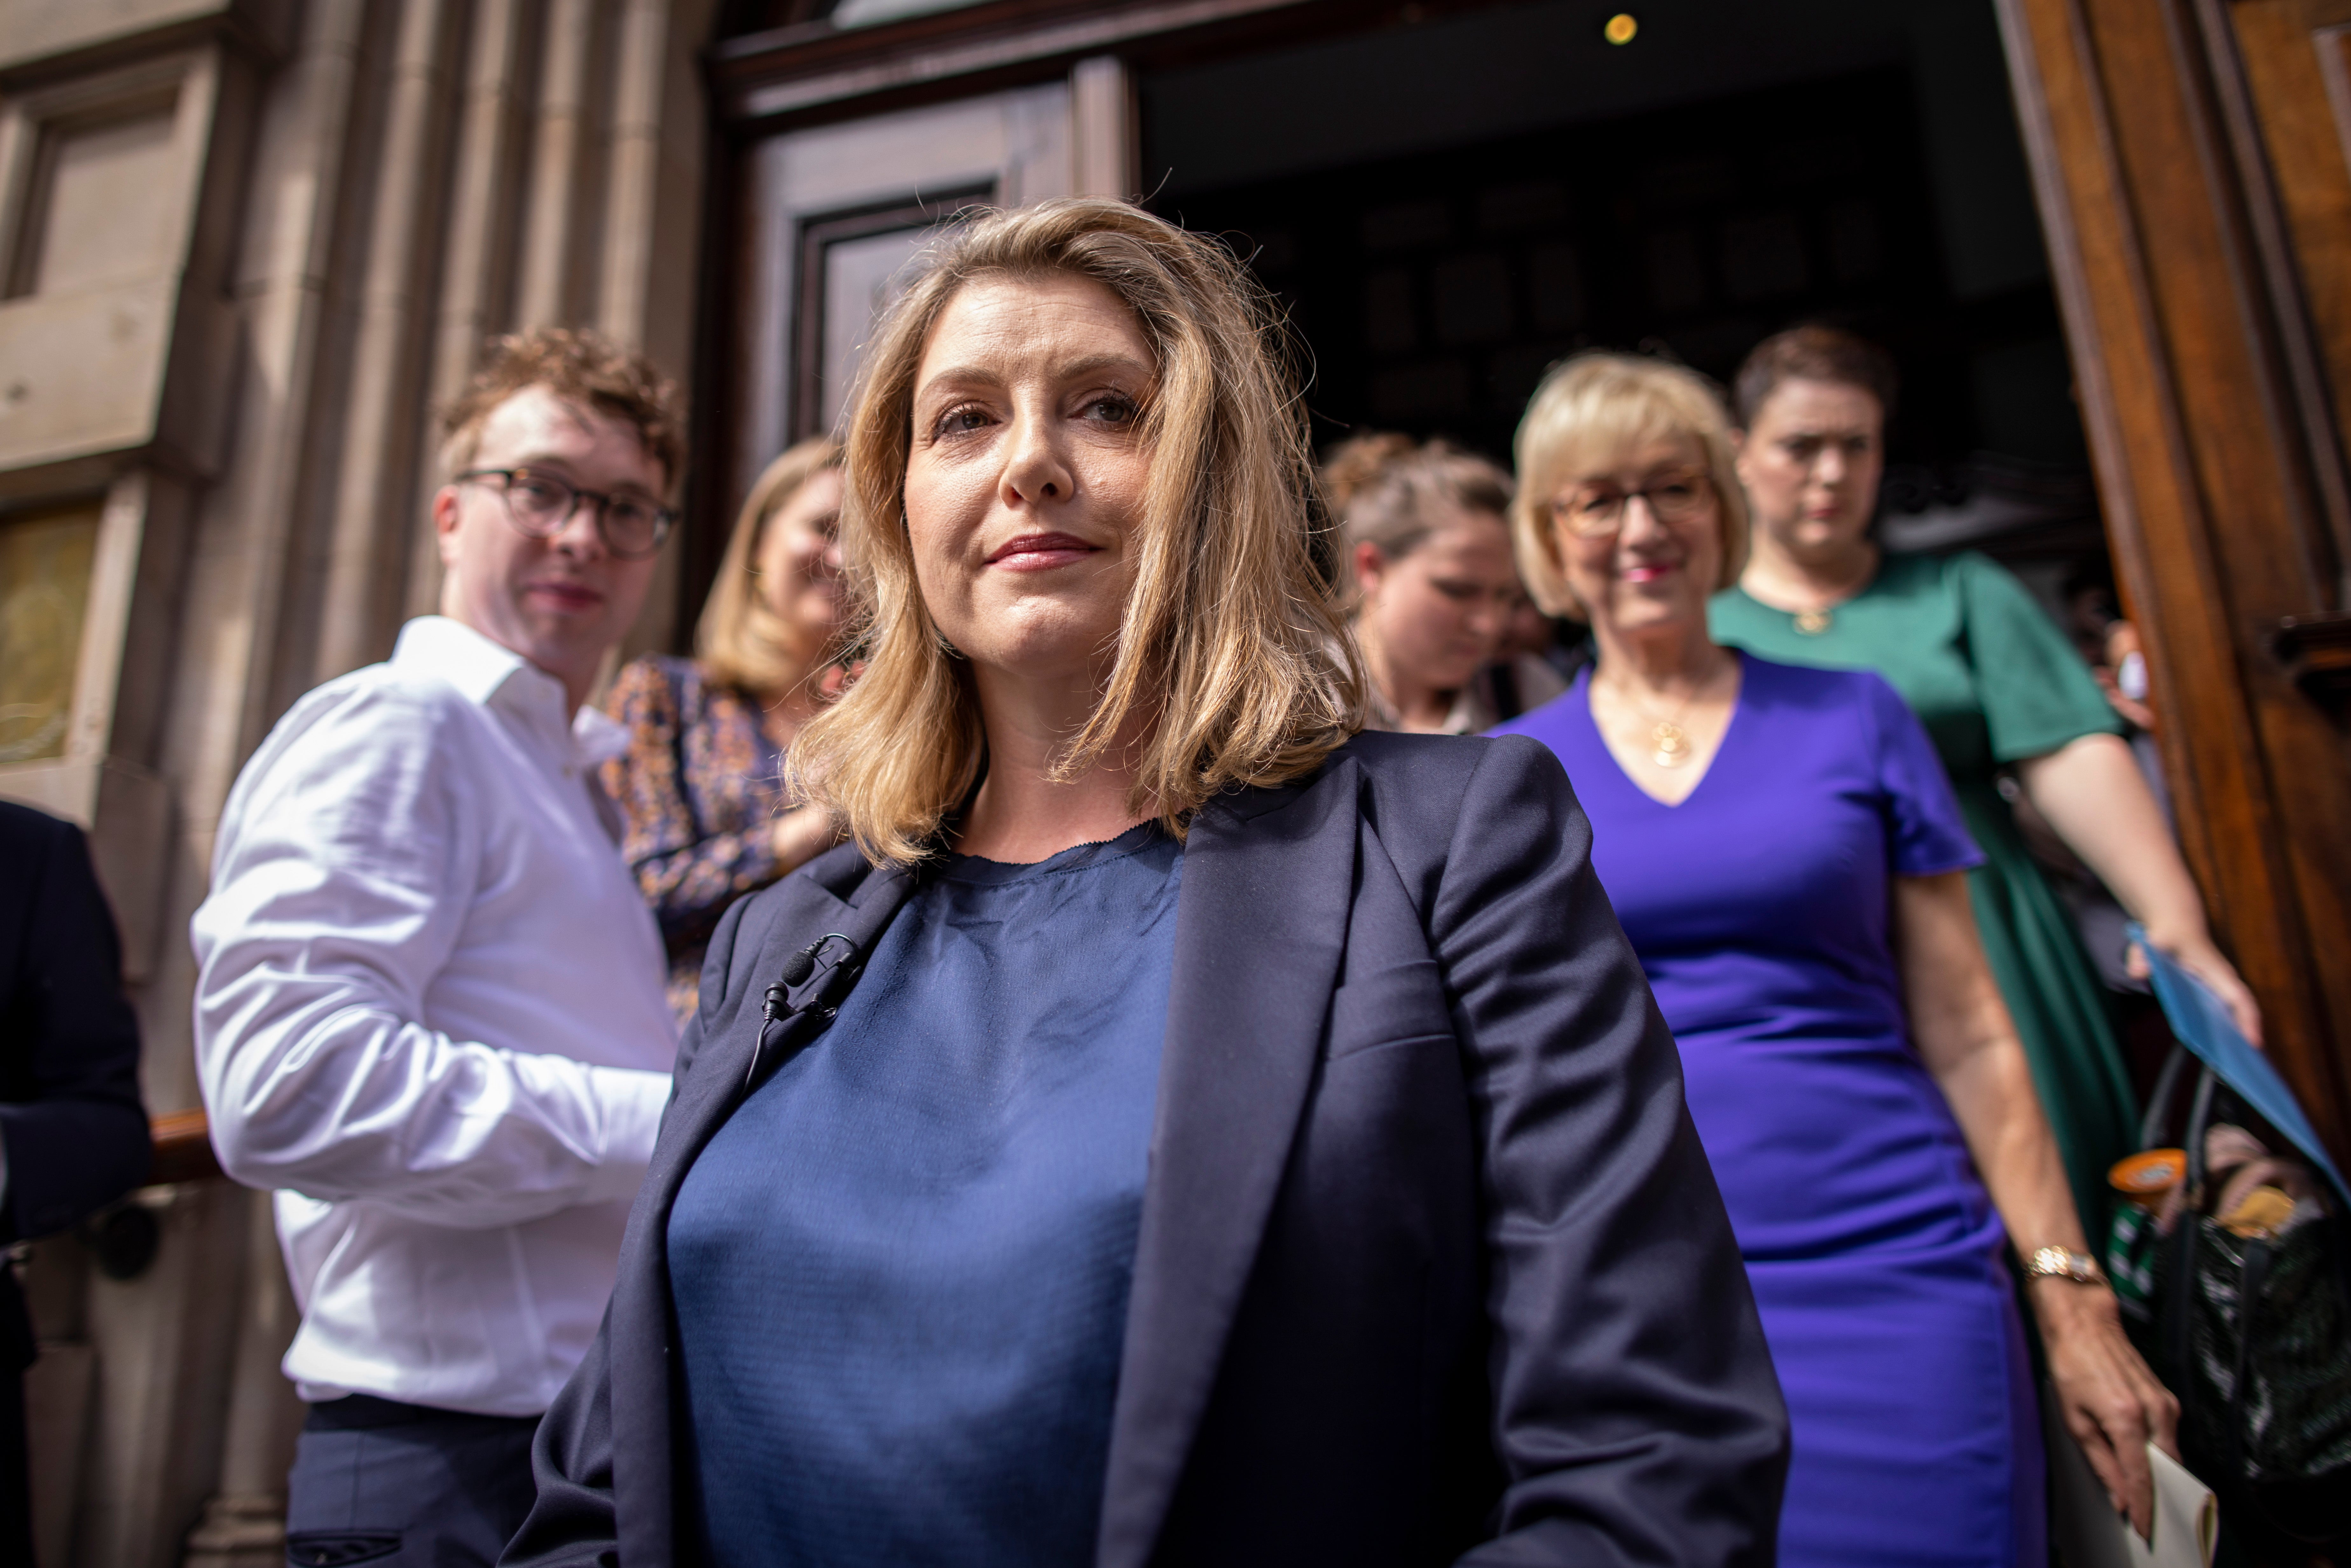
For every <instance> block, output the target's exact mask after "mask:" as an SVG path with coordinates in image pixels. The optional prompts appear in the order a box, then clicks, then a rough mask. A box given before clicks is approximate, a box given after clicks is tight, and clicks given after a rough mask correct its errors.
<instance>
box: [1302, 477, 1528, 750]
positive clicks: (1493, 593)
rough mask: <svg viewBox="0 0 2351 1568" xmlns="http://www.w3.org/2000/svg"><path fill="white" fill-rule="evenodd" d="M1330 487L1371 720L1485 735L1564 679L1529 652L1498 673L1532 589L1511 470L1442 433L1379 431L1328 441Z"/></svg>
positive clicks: (1379, 725)
mask: <svg viewBox="0 0 2351 1568" xmlns="http://www.w3.org/2000/svg"><path fill="white" fill-rule="evenodd" d="M1322 486H1323V491H1324V494H1325V495H1326V496H1327V497H1329V499H1330V504H1331V508H1332V512H1333V513H1335V514H1336V516H1337V517H1338V519H1339V522H1340V531H1341V538H1342V540H1343V549H1344V552H1345V557H1346V565H1347V569H1348V570H1349V571H1350V572H1351V573H1352V574H1353V579H1354V583H1355V592H1356V599H1355V613H1354V627H1355V642H1356V645H1357V646H1358V647H1360V648H1361V649H1362V650H1363V654H1364V668H1365V671H1366V673H1368V674H1370V676H1371V689H1370V691H1369V693H1368V694H1367V695H1369V697H1370V702H1371V707H1370V725H1371V727H1372V728H1374V729H1392V730H1407V731H1414V732H1417V733H1420V734H1426V735H1477V734H1479V733H1480V732H1482V731H1484V730H1488V729H1490V728H1492V727H1494V726H1495V725H1497V724H1499V723H1500V722H1501V721H1502V720H1503V719H1505V718H1510V717H1513V716H1516V715H1517V714H1518V713H1519V712H1520V711H1523V710H1524V709H1526V708H1529V707H1532V706H1536V705H1538V704H1540V703H1544V702H1548V701H1550V700H1551V699H1552V697H1554V696H1557V695H1559V694H1560V693H1561V692H1562V691H1564V690H1566V688H1567V683H1566V682H1564V681H1563V680H1562V679H1560V678H1559V677H1558V675H1557V674H1553V673H1552V671H1551V670H1550V668H1549V666H1548V665H1546V664H1544V663H1543V662H1542V661H1541V659H1539V658H1534V657H1526V656H1521V657H1517V658H1510V659H1508V671H1509V674H1508V676H1507V677H1506V678H1505V679H1504V680H1503V681H1501V682H1499V683H1498V682H1497V681H1496V679H1495V678H1494V677H1495V674H1496V665H1497V661H1498V660H1501V659H1504V658H1506V657H1507V652H1508V651H1507V649H1506V642H1507V640H1509V639H1510V636H1511V634H1512V632H1513V631H1514V629H1515V628H1514V621H1515V620H1516V618H1517V617H1518V616H1519V615H1520V613H1521V612H1522V611H1523V610H1524V609H1525V606H1526V602H1527V596H1526V591H1525V590H1524V589H1523V588H1521V587H1520V585H1519V571H1518V567H1517V566H1516V565H1515V564H1514V563H1513V562H1512V560H1511V559H1510V524H1509V522H1508V521H1507V520H1506V518H1505V514H1506V513H1508V511H1509V510H1510V476H1509V475H1508V474H1505V473H1504V472H1502V470H1501V469H1500V468H1499V467H1497V466H1496V465H1493V464H1491V463H1489V462H1488V461H1486V459H1484V458H1482V457H1479V456H1478V455H1475V454H1472V453H1468V452H1465V451H1463V450H1462V449H1461V448H1459V447H1458V446H1456V445H1454V444H1452V443H1451V442H1449V441H1446V440H1443V439H1441V438H1440V439H1438V440H1435V441H1428V442H1416V441H1415V440H1413V438H1412V437H1410V436H1408V435H1398V434H1364V435H1358V436H1356V437H1354V438H1353V439H1352V440H1350V441H1347V442H1344V443H1343V444H1340V446H1339V447H1338V448H1337V449H1336V450H1334V451H1333V452H1332V454H1331V455H1330V457H1329V458H1328V459H1327V460H1326V461H1325V462H1324V464H1323V466H1322ZM1505 691H1507V692H1508V694H1509V696H1508V698H1507V699H1506V698H1504V697H1503V695H1502V694H1503V692H1505Z"/></svg>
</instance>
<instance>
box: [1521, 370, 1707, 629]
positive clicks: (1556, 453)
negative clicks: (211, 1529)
mask: <svg viewBox="0 0 2351 1568" xmlns="http://www.w3.org/2000/svg"><path fill="white" fill-rule="evenodd" d="M1656 441H1680V442H1687V444H1689V445H1691V446H1693V447H1695V448H1696V449H1697V451H1698V455H1699V457H1700V459H1701V460H1702V461H1703V462H1704V464H1705V465H1706V471H1707V477H1708V479H1709V480H1710V481H1712V483H1713V486H1714V494H1715V521H1716V527H1717V528H1719V529H1720V532H1721V539H1722V563H1721V567H1720V569H1719V570H1718V572H1717V573H1716V578H1715V583H1714V586H1715V588H1716V590H1717V591H1719V590H1722V589H1725V588H1729V586H1730V585H1731V584H1732V583H1734V582H1737V581H1738V580H1739V574H1740V572H1741V571H1743V570H1746V567H1747V527H1748V522H1747V492H1746V491H1745V490H1744V489H1742V488H1741V487H1740V483H1739V466H1738V448H1737V446H1736V445H1735V444H1733V443H1732V441H1731V436H1730V419H1729V415H1728V414H1726V413H1724V412H1723V407H1722V399H1721V397H1720V396H1719V395H1718V394H1717V392H1715V390H1714V386H1713V383H1711V382H1708V381H1707V379H1706V378H1705V377H1703V376H1701V375H1699V374H1698V372H1697V371H1693V370H1688V369H1686V368H1685V367H1683V366H1681V365H1677V364H1672V363H1669V362H1667V361H1664V360H1656V359H1649V358H1646V357H1645V356H1642V355H1637V354H1617V353H1607V352H1594V353H1588V354H1578V355H1576V356H1575V357H1574V358H1573V359H1572V360H1568V361H1565V362H1564V363H1562V364H1559V365H1555V366H1553V367H1552V370H1551V371H1550V373H1549V374H1547V375H1545V376H1544V377H1543V379H1542V384H1541V386H1539V387H1537V388H1535V395H1534V398H1533V400H1532V401H1531V402H1529V403H1528V404H1527V413H1526V417H1525V418H1523V419H1521V420H1520V422H1519V436H1518V444H1517V448H1516V455H1517V457H1518V468H1519V494H1518V498H1517V500H1516V501H1515V502H1514V503H1513V504H1512V505H1511V507H1510V539H1511V542H1512V544H1513V545H1514V546H1515V547H1516V548H1517V550H1518V557H1519V575H1520V577H1523V578H1525V579H1526V582H1527V591H1528V592H1529V593H1531V594H1532V595H1533V596H1534V601H1535V602H1536V603H1537V604H1540V605H1541V606H1542V608H1543V609H1544V610H1545V611H1546V612H1549V613H1551V614H1553V615H1573V616H1576V617H1578V618H1579V619H1580V618H1582V617H1583V616H1584V615H1585V614H1587V613H1588V612H1587V611H1586V610H1585V609H1584V607H1583V604H1582V603H1581V602H1579V601H1577V599H1576V597H1575V593H1574V591H1573V589H1571V588H1569V587H1568V584H1567V570H1566V563H1565V561H1564V560H1563V559H1562V556H1561V554H1560V540H1559V528H1558V526H1557V525H1556V524H1555V523H1554V522H1553V521H1552V502H1553V501H1555V500H1557V499H1558V498H1559V495H1560V492H1561V491H1562V489H1564V488H1565V487H1566V486H1570V485H1572V484H1574V483H1576V482H1578V480H1580V479H1581V478H1582V477H1583V476H1584V475H1587V474H1593V473H1596V472H1600V471H1603V470H1605V469H1607V468H1608V467H1610V466H1611V465H1614V464H1616V463H1618V462H1621V461H1622V460H1623V459H1624V458H1625V456H1626V455H1629V454H1630V453H1631V452H1632V451H1633V449H1634V448H1635V447H1638V446H1646V445H1647V444H1650V443H1652V442H1656Z"/></svg>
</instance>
